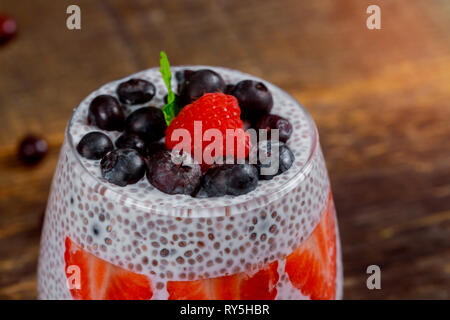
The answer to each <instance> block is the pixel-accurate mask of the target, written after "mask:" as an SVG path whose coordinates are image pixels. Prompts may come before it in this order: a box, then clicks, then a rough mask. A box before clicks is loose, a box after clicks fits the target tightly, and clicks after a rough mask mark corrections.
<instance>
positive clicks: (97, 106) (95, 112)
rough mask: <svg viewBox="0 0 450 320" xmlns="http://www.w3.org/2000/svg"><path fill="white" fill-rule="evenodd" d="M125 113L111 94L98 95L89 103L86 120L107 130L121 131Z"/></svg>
mask: <svg viewBox="0 0 450 320" xmlns="http://www.w3.org/2000/svg"><path fill="white" fill-rule="evenodd" d="M124 120H125V115H124V113H123V109H122V106H121V105H120V103H119V101H118V100H117V99H116V98H114V97H113V96H109V95H106V94H103V95H100V96H98V97H96V98H95V99H94V100H92V102H91V104H90V105H89V113H88V122H89V123H90V124H93V125H95V126H97V127H99V128H100V129H103V130H107V131H113V130H116V131H122V130H123V125H124Z"/></svg>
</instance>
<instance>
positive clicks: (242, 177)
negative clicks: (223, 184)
mask: <svg viewBox="0 0 450 320" xmlns="http://www.w3.org/2000/svg"><path fill="white" fill-rule="evenodd" d="M229 179H230V180H229V182H228V194H230V195H234V196H239V195H241V194H246V193H249V192H250V191H252V190H255V189H256V187H257V186H258V169H256V167H255V166H254V165H251V164H248V163H244V164H236V165H234V166H233V169H231V172H230V178H229Z"/></svg>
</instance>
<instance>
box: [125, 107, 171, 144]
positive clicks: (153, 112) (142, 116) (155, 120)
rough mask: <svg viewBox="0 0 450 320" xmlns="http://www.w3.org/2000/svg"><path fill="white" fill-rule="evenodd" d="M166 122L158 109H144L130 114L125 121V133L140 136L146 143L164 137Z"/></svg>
mask: <svg viewBox="0 0 450 320" xmlns="http://www.w3.org/2000/svg"><path fill="white" fill-rule="evenodd" d="M165 130H166V120H165V118H164V114H163V112H162V111H161V109H159V108H155V107H145V108H141V109H138V110H136V111H134V112H133V113H131V114H130V115H129V116H128V118H127V119H126V121H125V131H126V132H127V133H133V134H136V135H138V136H140V137H141V138H142V139H144V141H145V142H146V143H150V142H153V141H158V140H159V139H161V138H162V137H164V131H165Z"/></svg>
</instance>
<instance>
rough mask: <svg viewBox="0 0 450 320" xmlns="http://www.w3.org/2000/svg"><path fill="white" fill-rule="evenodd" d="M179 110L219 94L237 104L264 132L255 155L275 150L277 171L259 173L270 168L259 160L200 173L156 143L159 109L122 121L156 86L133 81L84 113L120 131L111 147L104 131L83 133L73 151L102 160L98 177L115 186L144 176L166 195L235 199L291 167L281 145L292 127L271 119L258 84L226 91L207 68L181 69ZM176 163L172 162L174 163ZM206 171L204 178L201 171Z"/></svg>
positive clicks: (269, 100) (267, 96)
mask: <svg viewBox="0 0 450 320" xmlns="http://www.w3.org/2000/svg"><path fill="white" fill-rule="evenodd" d="M175 76H176V79H177V81H178V90H177V91H178V94H177V95H176V100H175V103H176V104H177V107H178V110H181V109H182V108H183V107H184V106H185V105H187V104H189V103H191V102H192V101H194V100H195V99H198V98H199V97H201V96H202V95H204V94H205V93H212V92H224V93H226V94H230V95H233V96H235V97H236V99H237V100H238V102H239V106H240V108H241V118H242V119H243V120H244V121H246V122H247V123H249V127H253V128H255V129H263V130H267V132H268V140H266V141H260V142H259V144H258V150H259V152H258V154H259V155H261V154H264V155H266V157H265V159H266V158H267V159H268V158H270V156H271V155H272V150H273V146H274V145H275V144H277V150H278V157H277V158H276V159H278V160H279V165H278V171H277V172H272V173H271V174H264V172H263V171H264V168H267V167H269V166H270V165H271V164H270V163H269V162H267V161H262V160H261V161H259V160H258V163H257V164H256V165H253V164H249V163H241V164H216V165H213V166H211V167H209V168H203V171H202V167H201V166H200V165H199V164H198V163H196V162H195V161H194V160H193V159H192V158H191V156H190V155H187V154H179V155H178V157H176V156H174V154H175V153H173V152H172V151H171V150H166V148H165V144H164V143H162V142H160V140H161V139H162V138H163V137H164V135H165V134H164V132H165V129H166V122H165V118H164V114H163V112H162V110H161V109H160V108H157V107H153V106H146V107H142V108H140V109H138V110H135V111H134V112H132V113H131V114H129V115H128V116H125V115H126V113H127V112H126V111H127V106H130V105H136V104H145V103H149V102H150V101H151V100H152V98H153V96H154V95H155V86H154V85H153V84H152V83H151V82H148V81H146V80H143V79H130V80H128V81H125V82H122V83H121V84H119V86H118V87H117V90H116V94H117V98H116V97H114V96H110V95H100V96H98V97H96V98H95V99H93V100H92V102H91V104H90V106H89V112H88V123H90V124H92V125H95V126H97V127H98V128H99V129H101V130H105V131H113V130H114V131H123V133H122V135H121V136H120V137H119V138H117V140H116V141H115V142H114V144H113V142H112V141H111V139H110V138H109V137H108V136H107V135H106V134H104V133H103V132H101V131H94V132H90V133H88V134H86V135H85V136H84V137H83V138H82V139H81V140H80V142H79V144H78V145H77V151H78V152H79V153H80V154H81V155H82V156H83V157H85V158H87V159H91V160H101V161H100V168H101V172H102V176H103V178H104V179H106V180H107V181H109V182H111V183H114V184H116V185H119V186H126V185H128V184H133V183H136V182H138V181H139V180H140V179H141V178H142V177H143V176H144V175H145V174H146V176H147V179H148V181H149V182H150V183H151V184H152V185H153V186H154V187H156V188H157V189H159V190H160V191H162V192H165V193H167V194H189V195H192V196H195V197H217V196H224V195H233V196H238V195H242V194H245V193H248V192H250V191H252V190H254V189H256V187H257V185H258V180H270V179H272V178H273V177H274V176H276V175H279V174H281V173H283V172H285V171H286V170H288V169H289V168H290V167H291V166H292V163H293V162H294V155H293V153H292V151H291V150H290V149H289V148H288V147H287V146H286V144H285V142H286V141H287V140H288V139H289V137H290V136H291V134H292V126H291V124H290V122H289V121H288V120H287V119H285V118H282V117H280V116H278V115H273V114H270V111H271V110H272V107H273V97H272V94H271V92H270V90H269V89H268V88H267V87H266V85H264V83H262V82H258V81H254V80H244V81H240V82H239V83H237V84H226V83H225V81H224V80H223V78H222V77H221V76H220V74H218V73H217V72H215V71H213V70H209V69H201V70H197V71H193V70H183V71H178V72H177V73H176V74H175ZM271 129H278V130H279V141H275V140H272V139H271V138H272V137H271V136H270V130H271ZM174 157H175V159H174ZM205 170H206V171H205Z"/></svg>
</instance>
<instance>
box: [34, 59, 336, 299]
mask: <svg viewBox="0 0 450 320" xmlns="http://www.w3.org/2000/svg"><path fill="white" fill-rule="evenodd" d="M184 68H190V69H198V68H205V67H202V66H189V67H175V68H172V70H181V69H184ZM208 68H211V69H214V70H215V71H217V72H219V73H220V74H221V75H222V76H223V77H224V79H225V81H226V82H227V83H236V82H238V81H240V80H243V79H249V78H250V79H257V80H260V81H264V80H261V79H258V78H256V77H253V76H250V75H248V74H244V73H241V72H238V71H233V70H229V69H225V68H215V67H208ZM132 77H138V78H144V79H146V80H150V81H152V82H153V83H154V84H155V85H156V87H157V95H156V97H155V98H154V99H153V100H152V105H163V102H162V101H163V96H164V94H165V92H164V89H163V88H164V87H163V83H162V80H161V79H160V76H159V73H158V69H156V68H154V69H149V70H146V71H143V72H141V73H139V74H136V75H133V76H132ZM120 81H123V80H120ZM120 81H116V82H112V83H109V84H107V85H105V86H104V87H102V88H100V89H99V90H97V91H95V92H93V93H92V94H91V95H89V96H88V97H87V98H86V99H85V100H84V101H83V102H82V103H81V104H80V106H79V107H78V108H77V109H76V110H75V111H74V114H73V116H72V118H71V120H70V122H69V125H68V128H67V131H66V135H65V140H64V143H63V145H62V148H61V153H60V157H59V161H58V165H57V168H56V172H55V174H54V178H53V183H52V187H51V191H50V196H49V201H48V205H47V211H46V215H45V222H44V227H43V233H42V239H41V251H40V258H39V268H38V297H39V298H40V299H242V300H244V299H256V300H268V299H340V298H342V263H341V253H340V240H339V233H338V225H337V220H336V212H335V208H334V203H333V199H332V194H331V189H330V183H329V179H328V174H327V170H326V166H325V161H324V158H323V155H322V151H321V148H320V144H319V138H318V133H317V129H316V126H315V125H314V122H313V120H312V119H311V117H310V116H309V114H308V113H307V112H306V110H305V109H304V108H303V107H302V106H301V105H300V104H298V102H296V101H295V99H294V98H292V97H291V96H290V95H288V94H287V93H286V92H284V91H283V90H281V89H279V88H278V87H276V86H274V85H272V84H270V83H268V82H265V81H264V83H265V84H266V85H267V86H268V88H269V89H270V90H271V92H272V94H273V96H274V109H273V111H272V113H275V114H280V115H282V116H284V117H286V118H288V119H289V120H290V121H291V123H292V124H293V127H294V133H293V135H292V137H291V138H290V140H289V141H288V142H287V145H288V146H289V147H290V148H291V149H292V151H293V152H294V154H295V156H296V160H295V163H294V165H293V167H291V168H290V169H289V170H288V171H286V172H285V173H283V174H281V175H279V176H277V177H275V178H274V179H272V180H269V181H260V182H259V186H258V188H257V189H256V190H255V191H252V192H250V193H248V194H246V195H242V196H238V197H231V196H225V197H221V198H207V199H196V198H192V197H190V196H185V195H167V194H164V193H161V192H159V191H158V190H156V189H154V188H153V187H152V186H151V185H150V184H149V183H148V182H147V180H146V178H145V177H144V178H143V179H142V180H141V181H140V182H138V183H137V184H135V185H129V186H127V187H124V188H122V187H118V186H115V185H112V184H110V183H108V182H107V181H105V180H104V179H102V178H101V176H100V175H99V168H98V161H91V160H86V159H83V158H81V156H80V155H79V154H78V153H77V151H76V148H75V147H76V144H77V142H78V141H79V139H80V137H81V136H82V135H83V134H85V133H87V132H89V131H94V130H96V131H98V128H97V129H96V128H94V127H92V126H90V125H88V124H87V121H86V116H87V106H88V104H89V102H90V101H91V100H92V99H93V98H94V97H95V96H97V95H99V94H104V93H106V94H112V95H114V94H115V93H114V92H115V87H116V86H117V84H118V83H119V82H120ZM173 81H175V80H173ZM175 85H176V84H175V83H173V86H174V87H175ZM135 109H136V107H133V108H132V109H130V110H128V112H130V111H132V110H135ZM108 134H109V135H110V136H111V138H113V139H114V138H116V137H117V136H118V135H119V134H120V133H118V132H110V133H108Z"/></svg>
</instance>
